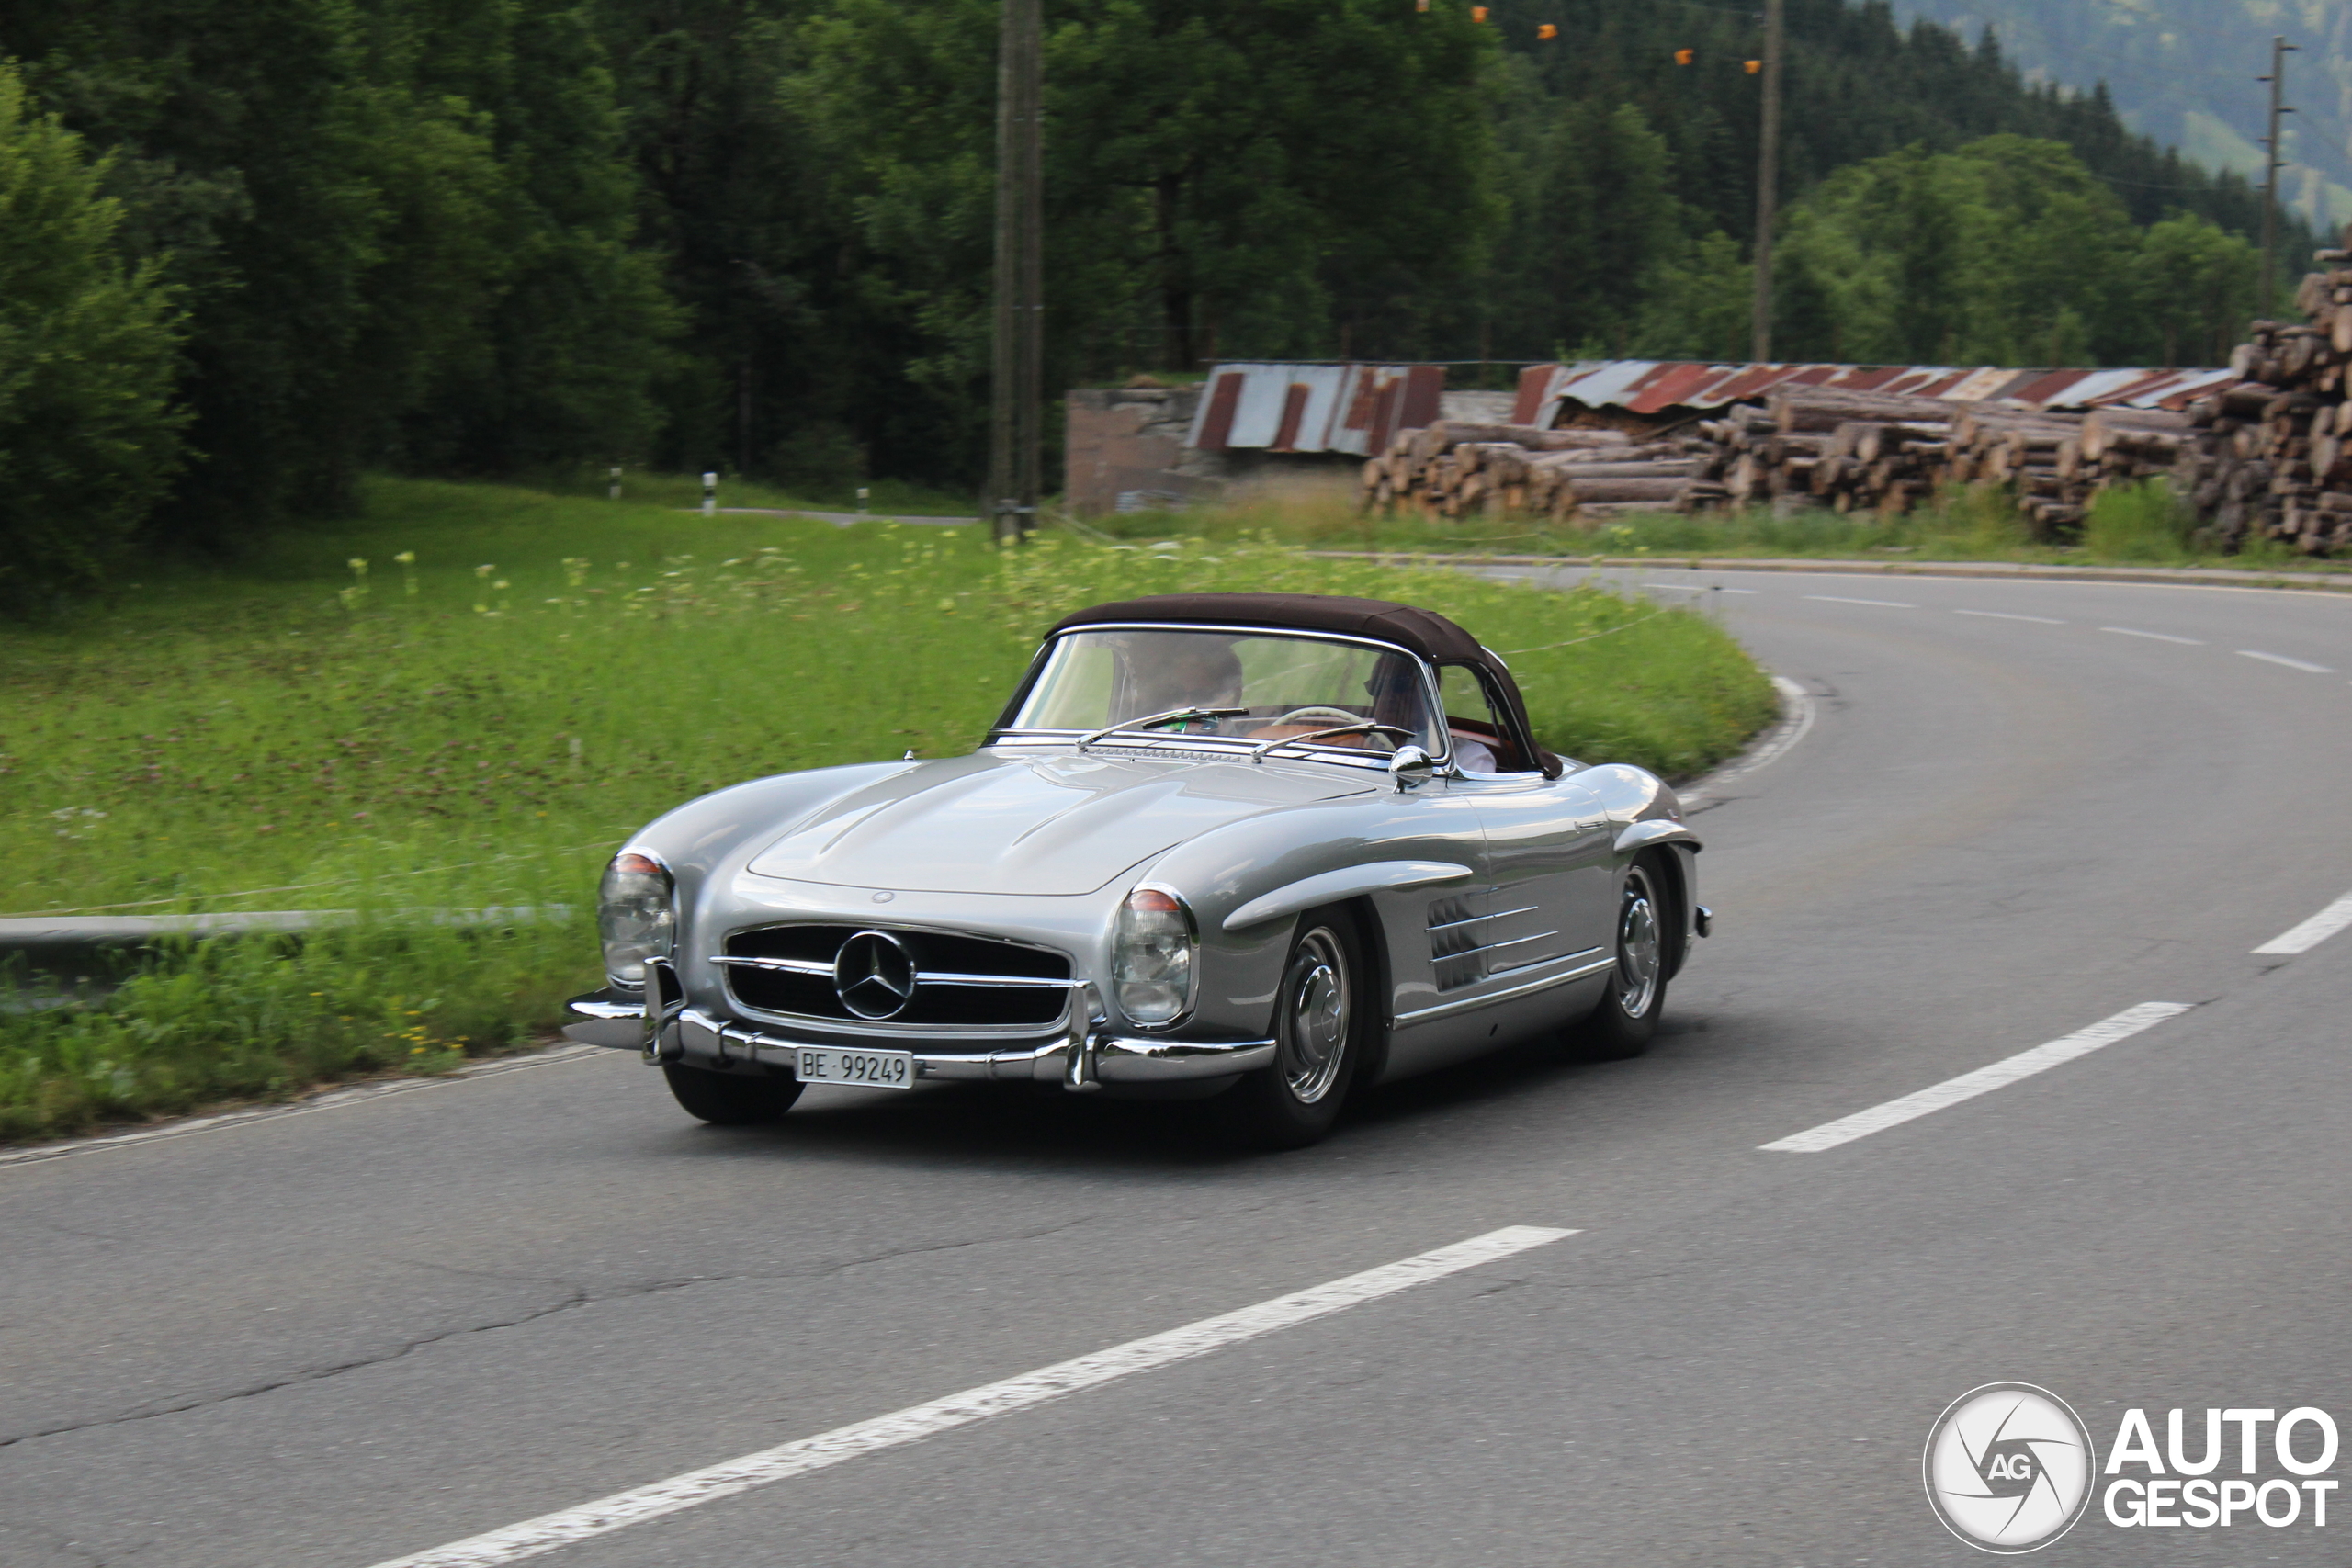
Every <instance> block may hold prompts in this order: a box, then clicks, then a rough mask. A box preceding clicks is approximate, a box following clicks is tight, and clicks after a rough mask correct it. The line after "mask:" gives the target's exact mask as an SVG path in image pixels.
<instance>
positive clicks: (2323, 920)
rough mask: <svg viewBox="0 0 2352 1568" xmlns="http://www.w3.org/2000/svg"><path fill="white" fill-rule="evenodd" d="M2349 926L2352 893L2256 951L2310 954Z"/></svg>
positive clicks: (2351, 910)
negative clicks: (2313, 949)
mask: <svg viewBox="0 0 2352 1568" xmlns="http://www.w3.org/2000/svg"><path fill="white" fill-rule="evenodd" d="M2347 926H2352V893H2347V894H2346V895H2345V896H2344V897H2341V898H2338V899H2337V900H2336V901H2335V903H2333V904H2330V905H2329V906H2328V907H2327V908H2324V909H2322V910H2321V911H2320V912H2319V913H2318V914H2316V915H2313V916H2312V918H2311V919H2308V920H2305V921H2304V922H2303V923H2302V924H2301V925H2299V926H2293V927H2290V928H2289V929H2288V930H2286V931H2280V932H2279V933H2278V935H2277V936H2274V937H2272V938H2271V939H2270V940H2269V941H2268V942H2264V943H2263V944H2262V945H2261V946H2260V947H2257V948H2256V949H2255V950H2254V951H2255V952H2256V953H2309V952H2310V951H2311V950H2312V948H2314V947H2317V946H2318V945H2319V944H2320V943H2321V942H2325V941H2326V940H2327V939H2328V938H2329V937H2332V936H2334V935H2335V933H2336V932H2337V931H2342V930H2344V929H2345V928H2346V927H2347Z"/></svg>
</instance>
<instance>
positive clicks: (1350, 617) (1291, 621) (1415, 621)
mask: <svg viewBox="0 0 2352 1568" xmlns="http://www.w3.org/2000/svg"><path fill="white" fill-rule="evenodd" d="M1157 622H1171V623H1181V624H1185V625H1191V626H1204V625H1205V626H1270V627H1276V628H1279V629H1281V630H1283V631H1302V632H1333V633H1337V634H1339V635H1340V636H1342V637H1373V638H1376V639H1378V640H1379V641H1382V642H1387V643H1394V644H1395V645H1396V646H1397V647H1398V648H1401V649H1406V650H1407V651H1408V652H1410V653H1417V654H1419V655H1420V656H1421V657H1422V658H1424V659H1426V660H1430V662H1431V663H1434V664H1469V665H1474V666H1476V668H1478V669H1479V670H1481V671H1485V672H1486V675H1487V683H1488V685H1489V687H1490V688H1491V689H1492V691H1493V692H1494V694H1495V695H1496V698H1497V706H1498V707H1499V708H1500V709H1501V710H1502V713H1503V717H1504V722H1505V723H1507V724H1509V725H1510V727H1511V728H1514V729H1515V730H1516V731H1517V732H1518V733H1517V734H1515V735H1512V736H1510V737H1507V738H1506V739H1510V740H1512V741H1514V742H1515V743H1516V744H1518V745H1519V746H1521V748H1523V749H1524V750H1525V752H1526V754H1527V755H1529V756H1532V757H1533V758H1534V759H1535V760H1536V763H1537V766H1538V767H1539V768H1540V769H1541V770H1542V771H1543V773H1544V774H1545V775H1547V776H1549V777H1554V778H1556V777H1558V776H1559V772H1560V767H1561V764H1560V761H1559V760H1558V759H1557V758H1555V757H1554V756H1553V755H1552V753H1550V752H1549V751H1546V750H1544V749H1543V748H1542V747H1540V746H1538V745H1536V744H1535V737H1534V732H1533V731H1532V729H1531V728H1529V727H1528V722H1527V704H1526V701H1525V700H1524V699H1523V698H1521V695H1520V694H1519V682H1516V681H1514V680H1512V679H1511V676H1510V667H1509V666H1507V665H1505V664H1504V663H1503V661H1502V660H1500V659H1498V658H1497V657H1495V655H1493V654H1492V653H1489V652H1487V649H1485V648H1483V647H1481V646H1480V645H1479V642H1478V639H1477V638H1476V637H1472V636H1471V635H1470V634H1469V633H1468V632H1466V631H1464V630H1463V629H1462V628H1461V627H1460V626H1456V625H1455V624H1454V623H1453V622H1452V621H1450V620H1447V619H1446V618H1445V617H1444V616H1443V615H1439V614H1438V613H1437V612H1436V611H1434V610H1424V609H1421V608H1420V607H1419V606H1418V605H1414V604H1396V603H1393V602H1391V601H1389V600H1386V599H1351V598H1348V597H1345V596H1343V595H1340V594H1337V593H1159V594H1154V595H1153V596H1152V597H1150V598H1148V599H1121V600H1116V601H1114V602H1113V603H1111V604H1095V605H1091V606H1090V607H1089V608H1087V609H1083V610H1080V611H1077V612H1075V613H1074V614H1071V615H1064V616H1063V617H1062V618H1061V619H1060V620H1058V621H1057V622H1055V623H1054V627H1053V630H1052V631H1050V632H1048V633H1047V634H1046V637H1047V638H1048V640H1050V639H1051V638H1053V637H1057V636H1059V635H1060V634H1061V633H1063V632H1067V631H1075V630H1078V629H1080V628H1081V627H1085V626H1134V625H1137V624H1151V623H1157Z"/></svg>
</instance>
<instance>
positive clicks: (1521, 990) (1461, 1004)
mask: <svg viewBox="0 0 2352 1568" xmlns="http://www.w3.org/2000/svg"><path fill="white" fill-rule="evenodd" d="M1596 951H1598V950H1597V949H1591V948H1588V949H1587V950H1586V952H1596ZM1583 956H1584V954H1583V953H1571V954H1569V955H1568V957H1567V958H1545V959H1539V960H1537V961H1536V962H1535V963H1533V964H1525V965H1522V967H1524V968H1529V969H1539V968H1542V967H1543V966H1544V964H1566V963H1571V962H1573V961H1574V960H1576V959H1577V958H1581V957H1583ZM1616 962H1617V955H1616V954H1615V953H1611V954H1610V955H1609V956H1607V957H1606V958H1600V959H1596V960H1594V961H1593V962H1591V963H1589V964H1584V965H1582V966H1581V967H1579V968H1576V969H1571V970H1569V971H1567V972H1566V974H1564V975H1546V976H1544V977H1543V978H1542V979H1539V980H1530V981H1528V982H1527V983H1526V984H1525V985H1522V986H1513V987H1511V988H1510V990H1508V991H1490V992H1488V993H1487V995H1485V996H1482V997H1464V998H1462V999H1461V1000H1460V1001H1455V1002H1442V1003H1440V1004H1439V1005H1438V1006H1436V1007H1433V1008H1422V1009H1420V1010H1419V1011H1416V1012H1403V1013H1398V1014H1397V1022H1398V1023H1399V1024H1408V1023H1426V1022H1428V1021H1430V1019H1434V1018H1444V1017H1447V1016H1449V1015H1450V1014H1453V1013H1457V1012H1468V1011H1470V1010H1472V1009H1474V1008H1482V1007H1491V1006H1492V1005H1494V1004H1495V1003H1497V1002H1507V1001H1510V999H1511V998H1514V997H1524V996H1527V995H1530V994H1532V993H1533V992H1536V991H1541V990H1544V989H1545V988H1546V987H1552V986H1565V985H1566V984H1567V983H1568V982H1569V981H1571V980H1581V979H1583V978H1585V976H1589V975H1598V974H1600V972H1601V971H1602V970H1604V969H1607V968H1609V967H1610V966H1611V965H1612V964H1615V963H1616ZM1503 973H1505V974H1511V973H1515V971H1512V970H1505V971H1503Z"/></svg>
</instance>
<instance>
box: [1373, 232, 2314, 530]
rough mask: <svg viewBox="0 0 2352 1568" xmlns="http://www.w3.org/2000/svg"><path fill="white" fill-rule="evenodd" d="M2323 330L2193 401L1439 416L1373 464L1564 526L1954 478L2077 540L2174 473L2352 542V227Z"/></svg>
mask: <svg viewBox="0 0 2352 1568" xmlns="http://www.w3.org/2000/svg"><path fill="white" fill-rule="evenodd" d="M2317 260H2318V262H2319V264H2320V266H2321V268H2322V270H2320V271H2318V272H2314V273H2312V275H2311V276H2308V277H2306V278H2305V279H2304V281H2303V286H2302V290H2301V294H2300V295H2299V297H2298V299H2297V303H2298V305H2299V307H2300V308H2301V310H2302V311H2303V312H2304V314H2305V315H2306V316H2308V317H2309V321H2308V323H2307V324H2302V325H2290V324H2284V323H2278V322H2270V321H2258V322H2256V323H2255V328H2254V332H2253V334H2252V341H2250V342H2249V343H2247V344H2244V345H2243V346H2241V347H2240V348H2239V349H2238V350H2237V352H2236V354H2235V355H2233V359H2232V361H2231V369H2232V371H2233V374H2234V375H2235V376H2236V377H2237V378H2238V380H2237V381H2236V383H2235V384H2233V385H2231V386H2227V387H2225V388H2223V389H2221V390H2218V391H2215V392H2212V393H2210V394H2208V395H2207V396H2205V397H2202V398H2199V399H2198V400H2196V401H2194V402H2192V403H2191V404H2190V405H2189V406H2188V410H2187V412H2167V411H2164V410H2158V409H2126V408H2101V409H2096V410H2093V411H2091V412H2088V413H2080V412H2075V413H2067V412H2055V411H2049V410H2035V409H2030V408H2015V407H2005V406H1994V405H1990V404H1984V403H1968V402H1954V401H1949V400H1941V399H1936V398H1919V397H1908V396H1900V395H1890V394H1885V393H1875V392H1859V391H1853V390H1849V389H1829V388H1821V387H1781V388H1778V389H1774V390H1772V391H1771V392H1770V394H1769V395H1768V396H1767V398H1766V399H1765V400H1764V401H1763V402H1762V403H1761V404H1760V405H1758V404H1741V405H1736V406H1733V407H1730V408H1727V409H1724V411H1722V412H1721V414H1720V415H1719V416H1718V417H1715V418H1712V419H1705V420H1700V421H1696V422H1694V423H1691V424H1688V425H1685V426H1683V427H1680V428H1679V429H1678V430H1675V431H1673V432H1670V433H1668V434H1663V435H1659V436H1656V437H1653V438H1650V439H1646V440H1641V439H1636V438H1635V437H1634V436H1630V435H1628V434H1624V433H1623V432H1621V431H1614V430H1586V429H1566V430H1539V429H1535V428H1533V427H1531V426H1525V425H1510V424H1484V423H1468V422H1464V421H1452V422H1446V421H1441V422H1439V423H1436V424H1432V425H1430V427H1428V428H1427V429H1424V430H1410V431H1405V432H1402V433H1400V434H1398V435H1397V438H1396V440H1395V442H1394V443H1393V444H1392V445H1391V446H1389V448H1388V450H1387V451H1385V452H1384V453H1382V454H1380V455H1379V456H1377V457H1373V458H1372V459H1371V460H1370V461H1368V462H1366V463H1365V464H1364V465H1363V504H1364V505H1365V506H1366V508H1368V509H1371V510H1374V511H1379V512H1382V513H1391V514H1394V513H1419V514H1421V515H1423V516H1428V517H1446V518H1462V517H1467V516H1474V515H1476V516H1482V517H1500V516H1519V517H1530V518H1536V519H1544V520H1549V521H1552V522H1566V521H1568V520H1571V519H1577V518H1579V517H1581V518H1583V519H1586V520H1591V519H1593V518H1596V517H1602V516H1607V515H1610V514H1611V513H1615V512H1617V511H1620V510H1635V509H1639V510H1647V511H1676V512H1686V513H1689V512H1705V511H1713V510H1716V509H1718V508H1723V507H1748V506H1765V505H1771V504H1774V503H1777V502H1783V501H1786V500H1791V499H1794V500H1796V501H1797V502H1799V503H1801V504H1813V505H1826V506H1830V507H1834V508H1835V509H1836V510H1838V511H1839V512H1841V513H1850V512H1858V511H1871V512H1878V513H1888V514H1899V513H1905V512H1908V511H1910V510H1911V509H1912V508H1913V507H1915V506H1917V504H1918V503H1920V502H1923V501H1925V500H1926V499H1928V497H1929V496H1931V495H1933V494H1934V493H1935V492H1936V491H1939V490H1941V489H1943V488H1945V487H1947V486H1953V485H1966V484H1979V485H1994V486H1999V487H2002V488H2003V489H2005V490H2006V491H2008V492H2009V493H2010V494H2011V495H2013V496H2014V498H2015V500H2016V502H2017V504H2018V509H2019V510H2020V511H2021V512H2022V513H2024V515H2025V516H2026V518H2027V520H2028V521H2029V523H2030V525H2031V526H2032V529H2033V532H2034V534H2035V536H2037V537H2039V538H2042V539H2062V538H2065V537H2068V536H2071V535H2072V534H2073V533H2074V532H2075V530H2077V529H2079V528H2080V527H2081V525H2083V522H2084V520H2085V518H2086V516H2087V514H2088V513H2089V510H2090V506H2091V502H2092V501H2093V500H2094V499H2095V498H2096V497H2097V496H2098V494H2099V492H2100V491H2104V490H2107V489H2109V487H2112V486H2116V485H2123V484H2132V483H2138V482H2141V481H2144V480H2148V479H2157V478H2165V479H2169V480H2170V481H2171V483H2172V484H2173V486H2174V488H2175V490H2176V491H2177V493H2179V494H2180V495H2182V496H2183V497H2185V498H2187V499H2188V502H2189V503H2190V505H2191V506H2192V508H2193V509H2194V511H2195V513H2196V514H2197V515H2198V517H2199V519H2201V520H2202V522H2203V524H2204V525H2205V526H2206V528H2207V530H2208V532H2209V535H2210V536H2211V538H2213V540H2214V541H2215V542H2216V543H2219V544H2220V545H2222V547H2223V548H2225V549H2230V550H2235V549H2239V548H2242V547H2244V546H2245V545H2246V544H2247V543H2249V542H2251V541H2256V540H2271V541H2277V542H2281V543H2285V544H2289V545H2291V546H2292V547H2296V548H2298V549H2301V550H2303V551H2305V552H2306V553H2309V554H2313V555H2320V554H2326V553H2329V552H2331V551H2338V550H2341V551H2347V552H2352V229H2347V230H2346V235H2345V247H2344V248H2343V249H2339V250H2327V251H2322V252H2320V253H2319V254H2318V257H2317Z"/></svg>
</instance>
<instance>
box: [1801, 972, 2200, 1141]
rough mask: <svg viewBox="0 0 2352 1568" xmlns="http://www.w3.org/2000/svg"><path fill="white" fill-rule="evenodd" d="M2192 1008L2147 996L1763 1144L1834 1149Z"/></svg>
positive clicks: (2002, 1084)
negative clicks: (1988, 1061) (1913, 1090)
mask: <svg viewBox="0 0 2352 1568" xmlns="http://www.w3.org/2000/svg"><path fill="white" fill-rule="evenodd" d="M2187 1011H2188V1004H2187V1003H2185V1002H2142V1003H2141V1004H2140V1005H2139V1006H2138V1007H2135V1008H2126V1009H2124V1010H2122V1011H2121V1012H2119V1013H2117V1014H2116V1015H2115V1016H2114V1017H2113V1018H2107V1019H2101V1020H2100V1021H2098V1022H2097V1023H2094V1024H2092V1025H2091V1026H2090V1027H2089V1028H2088V1029H2078V1030H2076V1031H2075V1032H2074V1033H2072V1034H2064V1035H2061V1036H2059V1037H2058V1038H2057V1039H2055V1040H2052V1041H2049V1042H2047V1043H2043V1044H2041V1045H2036V1046H2035V1047H2034V1048H2033V1049H2032V1050H2030V1051H2020V1052H2018V1054H2017V1055H2014V1056H2009V1057H2006V1058H2004V1059H2003V1060H2001V1061H1998V1062H1995V1063H1994V1064H1993V1065H1992V1066H1985V1067H1979V1068H1977V1069H1976V1070H1975V1071H1974V1072H1973V1073H1962V1074H1961V1075H1960V1077H1956V1078H1947V1079H1945V1080H1944V1081H1943V1082H1942V1083H1939V1084H1937V1085H1936V1086H1935V1087H1934V1088H1932V1089H1921V1090H1920V1091H1919V1092H1918V1093H1917V1094H1906V1095H1905V1096H1904V1097H1903V1098H1902V1099H1900V1100H1888V1101H1887V1102H1886V1103H1885V1104H1883V1105H1874V1106H1872V1107H1871V1109H1869V1110H1868V1111H1856V1112H1854V1114H1853V1115H1851V1116H1846V1117H1841V1118H1839V1119H1838V1121H1835V1122H1824V1123H1823V1124H1822V1125H1820V1126H1818V1127H1815V1128H1813V1129H1812V1130H1810V1131H1809V1132H1804V1133H1799V1134H1795V1135H1793V1136H1792V1137H1786V1138H1782V1139H1780V1140H1779V1141H1778V1142H1775V1143H1770V1144H1765V1145H1762V1147H1763V1148H1765V1149H1767V1150H1770V1151H1771V1152H1773V1153H1777V1154H1792V1155H1813V1154H1819V1153H1820V1152H1821V1151H1822V1150H1824V1149H1834V1148H1836V1147H1837V1146H1838V1145H1840V1144H1850V1143H1852V1142H1853V1141H1854V1140H1855V1139H1856V1138H1866V1137H1868V1136H1870V1135H1871V1134H1872V1133H1880V1132H1884V1131H1885V1130H1886V1129H1887V1128H1889V1127H1894V1126H1898V1125H1900V1124H1901V1123H1903V1122H1909V1121H1912V1120H1914V1119H1915V1118H1917V1117H1921V1116H1925V1115H1927V1114H1928V1113H1929V1112H1931V1111H1941V1110H1943V1109H1944V1108H1945V1107H1946V1106H1948V1105H1958V1104H1959V1103H1960V1102H1961V1101H1962V1100H1973V1099H1975V1098H1976V1097H1977V1096H1978V1095H1980V1094H1985V1093H1988V1092H1990V1091H1991V1090H1993V1089H2001V1088H2004V1087H2006V1086H2007V1085H2009V1084H2013V1083H2015V1082H2017V1081H2018V1079H2019V1078H2030V1077H2033V1075H2034V1074H2036V1073H2041V1072H2047V1071H2049V1070H2050V1069H2051V1068H2052V1067H2055V1066H2061V1065H2063V1064H2064V1063H2067V1062H2071V1061H2073V1060H2074V1059H2075V1057H2077V1056H2087V1055H2090V1054H2091V1053H2092V1052H2094V1051H2096V1050H2098V1048H2099V1047H2100V1046H2102V1045H2112V1044H2114V1043H2116V1042H2117V1041H2119V1040H2128V1039H2130V1038H2131V1036H2132V1035H2134V1034H2137V1033H2139V1032H2141V1031H2142V1030H2143V1029H2146V1028H2148V1027H2149V1026H2150V1025H2152V1024H2157V1023H2162V1022H2163V1021H2165V1019H2168V1018H2171V1017H2173V1016H2174V1015H2176V1014H2177V1013H2184V1012H2187Z"/></svg>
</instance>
